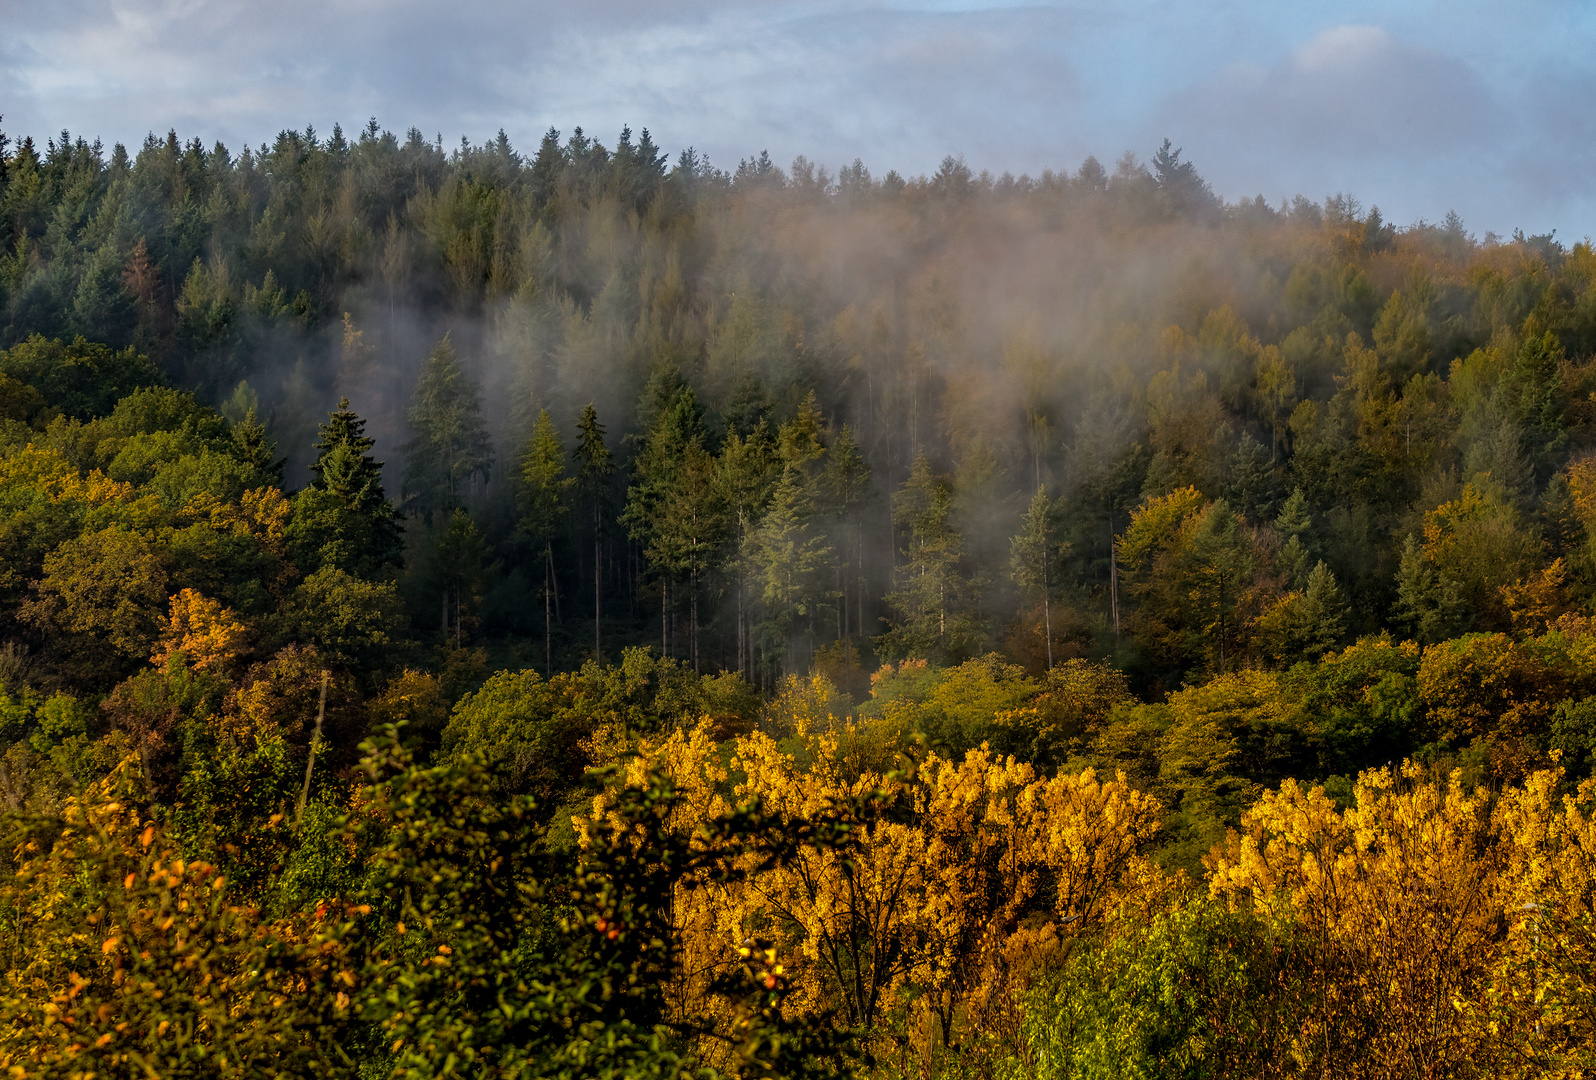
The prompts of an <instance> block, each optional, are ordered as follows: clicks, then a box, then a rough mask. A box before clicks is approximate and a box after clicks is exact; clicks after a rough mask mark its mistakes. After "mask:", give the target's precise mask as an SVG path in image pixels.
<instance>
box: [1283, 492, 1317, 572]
mask: <svg viewBox="0 0 1596 1080" xmlns="http://www.w3.org/2000/svg"><path fill="white" fill-rule="evenodd" d="M1275 528H1276V529H1277V530H1278V531H1279V532H1280V535H1281V536H1283V537H1284V538H1285V543H1284V544H1283V545H1281V548H1280V569H1281V570H1282V571H1284V573H1285V575H1286V577H1287V579H1288V580H1289V581H1290V582H1291V585H1292V587H1293V588H1297V589H1301V588H1305V587H1306V586H1307V584H1308V570H1309V567H1310V566H1311V565H1312V562H1313V555H1314V545H1313V515H1312V514H1311V513H1309V511H1308V500H1307V498H1306V497H1305V496H1304V495H1303V494H1302V489H1301V488H1297V489H1295V490H1294V491H1292V493H1291V496H1290V498H1288V499H1286V502H1285V505H1284V506H1282V507H1281V508H1280V516H1279V517H1277V518H1275Z"/></svg>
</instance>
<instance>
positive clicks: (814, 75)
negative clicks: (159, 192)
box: [0, 0, 1596, 235]
mask: <svg viewBox="0 0 1596 1080" xmlns="http://www.w3.org/2000/svg"><path fill="white" fill-rule="evenodd" d="M0 10H4V11H5V14H6V23H7V33H6V34H5V35H4V36H3V37H0V112H3V113H4V114H5V121H6V123H5V126H6V129H7V130H8V131H10V132H12V133H21V132H30V133H32V134H35V135H40V136H42V135H45V134H48V133H50V132H53V131H56V130H59V129H60V128H61V127H70V128H71V129H72V130H73V131H74V132H81V133H83V134H85V135H88V136H90V137H93V136H96V135H98V136H101V137H103V138H104V139H105V140H106V141H107V142H110V141H113V140H124V141H130V142H131V141H136V140H138V139H140V138H142V136H143V135H144V133H145V132H146V131H149V130H152V129H153V130H155V131H157V132H160V131H164V130H165V129H166V128H167V127H175V128H177V129H178V131H179V132H180V133H181V134H183V135H184V136H185V137H188V136H191V135H198V136H199V137H201V138H202V139H204V140H205V141H206V142H209V141H211V140H212V139H218V138H219V139H222V140H223V141H225V142H227V143H228V144H229V145H230V146H233V147H234V148H235V149H236V148H237V147H238V146H239V145H240V144H241V143H244V142H248V143H251V144H253V143H258V142H260V141H263V140H269V139H270V138H271V137H272V136H273V135H274V134H275V132H276V131H277V130H279V129H280V128H283V127H288V126H294V127H302V126H303V125H305V124H306V123H314V124H315V125H316V126H317V127H318V128H319V129H321V130H323V131H326V130H327V129H329V128H330V127H331V125H332V123H333V122H334V121H341V122H342V123H344V124H346V125H349V126H358V125H360V124H362V123H364V121H365V119H366V117H368V116H371V115H373V114H375V115H376V116H377V117H378V119H379V121H380V122H382V123H383V124H385V125H386V126H389V127H392V128H394V129H396V130H403V129H404V128H407V127H409V126H411V125H412V124H413V125H415V126H417V127H419V128H420V129H421V130H422V131H424V132H425V133H427V134H428V135H429V136H430V135H432V134H434V133H441V134H442V135H443V137H444V139H445V141H446V143H453V142H454V141H455V140H457V139H458V138H459V137H460V136H461V135H462V134H463V135H468V136H469V137H471V138H472V139H473V140H481V139H484V138H488V137H490V136H491V135H492V134H493V133H494V132H496V131H497V130H498V129H499V128H500V127H503V128H504V129H505V130H506V131H507V132H508V133H509V134H510V136H511V138H512V140H513V141H514V142H516V143H517V145H519V146H521V147H523V148H524V149H530V148H531V147H532V146H533V145H535V142H536V140H537V138H538V136H539V135H540V134H541V133H542V132H543V130H545V129H546V128H548V127H549V126H556V127H559V128H561V129H563V130H566V131H569V130H570V128H571V127H573V126H575V125H577V124H582V125H583V126H584V127H586V128H587V130H588V131H589V132H591V133H594V134H597V135H599V136H600V137H603V138H605V139H606V140H608V139H612V138H614V135H615V133H616V132H617V131H618V130H619V129H620V127H621V125H622V124H623V123H630V124H631V125H632V126H633V127H643V126H648V127H649V128H650V129H651V130H652V132H653V134H654V136H655V138H656V140H657V141H658V142H660V143H661V144H662V145H664V146H666V147H668V148H670V149H671V150H673V151H674V150H676V149H679V148H681V147H684V146H686V145H688V144H693V145H695V146H696V147H697V148H698V149H700V150H701V151H707V152H708V153H709V154H710V156H711V157H712V158H713V159H714V160H715V161H716V163H717V164H720V165H723V166H726V165H734V164H735V163H736V160H737V159H738V158H739V157H742V156H744V155H747V154H751V153H757V152H758V151H759V150H761V149H764V148H768V149H770V151H771V152H772V154H773V155H774V156H775V157H777V158H778V160H781V161H783V162H785V161H786V160H788V159H790V158H791V157H792V156H793V155H795V154H799V153H802V154H805V155H806V156H808V157H810V158H811V159H814V160H818V161H821V162H825V163H827V164H830V165H831V166H833V167H835V166H837V165H840V164H842V163H845V162H847V161H850V160H852V159H853V158H854V157H855V156H858V157H862V158H864V159H865V161H866V163H867V164H868V165H870V166H871V168H872V169H873V170H874V171H875V172H877V173H878V174H879V173H882V172H884V171H885V170H886V169H887V168H898V169H899V170H901V171H905V172H919V171H926V170H931V169H934V168H935V167H936V164H937V162H938V161H939V160H940V159H941V157H942V156H943V155H944V154H947V153H958V152H962V153H964V154H965V156H966V158H967V160H968V161H969V162H970V164H971V165H972V166H974V167H976V168H983V167H986V168H991V169H992V170H993V171H1002V170H1004V169H1012V170H1014V171H1016V172H1018V171H1022V170H1025V171H1031V172H1033V173H1034V172H1037V171H1039V170H1041V169H1042V168H1045V167H1053V168H1072V167H1074V166H1075V165H1077V164H1079V162H1080V160H1081V159H1082V158H1084V157H1085V156H1086V155H1087V154H1088V153H1093V154H1096V155H1098V156H1099V157H1100V158H1102V159H1103V160H1112V159H1113V158H1114V157H1115V156H1117V155H1118V153H1119V152H1120V151H1121V150H1123V149H1125V148H1127V147H1131V148H1135V149H1137V150H1138V151H1140V152H1141V153H1142V154H1143V156H1145V155H1146V154H1147V153H1148V152H1149V151H1150V150H1151V149H1152V148H1153V147H1155V146H1156V145H1157V142H1158V140H1159V139H1160V138H1161V137H1163V136H1164V135H1166V134H1168V135H1170V136H1171V137H1173V138H1175V139H1176V141H1177V142H1178V143H1181V144H1182V145H1185V146H1186V147H1187V150H1188V154H1189V155H1190V156H1191V157H1193V158H1194V159H1196V160H1197V162H1198V165H1199V168H1201V169H1202V170H1203V171H1204V173H1205V174H1206V175H1208V176H1209V178H1210V179H1211V180H1212V181H1213V182H1214V184H1215V186H1216V188H1217V189H1218V190H1220V191H1221V192H1222V193H1224V194H1226V195H1227V196H1230V197H1232V198H1234V197H1237V196H1240V195H1246V194H1250V193H1252V192H1254V191H1259V190H1262V191H1264V192H1266V193H1267V194H1269V195H1270V196H1271V197H1275V198H1278V197H1280V196H1289V195H1291V194H1295V193H1297V192H1303V193H1306V194H1309V195H1310V196H1315V197H1318V196H1322V195H1323V194H1325V193H1327V192H1331V191H1336V190H1350V191H1354V192H1356V193H1357V194H1358V195H1359V196H1360V197H1361V198H1363V200H1364V201H1365V202H1367V203H1374V202H1378V203H1380V204H1381V206H1382V207H1383V208H1385V209H1386V210H1387V211H1388V212H1389V213H1390V214H1391V215H1392V216H1393V217H1395V218H1396V219H1397V220H1411V219H1413V218H1416V217H1419V216H1428V217H1430V218H1432V219H1433V218H1435V217H1437V216H1439V215H1440V214H1442V213H1444V212H1445V210H1446V209H1447V208H1448V207H1449V206H1457V207H1458V208H1459V209H1460V211H1463V212H1465V214H1466V216H1470V217H1471V218H1472V219H1473V220H1474V221H1475V222H1477V225H1476V227H1477V228H1480V229H1484V228H1497V229H1503V228H1505V227H1510V226H1511V225H1512V224H1516V223H1518V222H1517V221H1513V220H1511V219H1512V218H1513V217H1514V216H1515V215H1516V214H1520V213H1522V212H1528V213H1529V214H1530V216H1535V215H1539V217H1536V219H1535V221H1534V222H1528V221H1526V227H1537V226H1540V217H1549V218H1557V217H1559V216H1560V217H1561V220H1549V221H1547V222H1546V223H1545V226H1544V227H1550V225H1552V224H1562V225H1563V227H1564V229H1565V231H1568V232H1573V233H1574V234H1576V235H1577V234H1578V233H1579V232H1582V231H1585V230H1588V229H1590V228H1591V227H1592V225H1593V224H1596V222H1593V220H1592V214H1591V212H1590V211H1591V209H1592V207H1591V202H1590V198H1589V197H1588V196H1587V195H1585V194H1584V192H1585V182H1584V177H1585V176H1588V175H1589V171H1590V168H1591V166H1592V165H1596V160H1593V156H1596V131H1593V130H1592V129H1593V126H1596V119H1593V117H1596V112H1593V111H1592V110H1591V109H1590V108H1589V106H1588V104H1587V103H1588V102H1589V101H1590V100H1592V99H1593V98H1592V91H1593V90H1596V85H1593V76H1592V66H1591V63H1590V61H1589V59H1588V58H1587V57H1586V56H1585V55H1584V54H1583V53H1580V52H1578V51H1577V50H1574V51H1570V50H1569V49H1568V46H1567V41H1566V40H1565V39H1566V38H1567V36H1568V33H1569V30H1568V26H1566V25H1565V24H1567V23H1568V22H1569V20H1571V19H1574V18H1576V16H1575V15H1573V14H1570V11H1571V10H1572V9H1568V8H1566V7H1560V6H1558V5H1556V4H1551V5H1546V4H1542V5H1541V6H1539V7H1533V9H1532V10H1531V12H1530V14H1528V15H1526V16H1525V18H1526V19H1528V20H1529V21H1531V22H1533V23H1534V25H1533V26H1527V27H1526V26H1522V25H1519V23H1518V22H1517V21H1515V23H1514V27H1515V28H1514V30H1513V33H1512V35H1511V41H1510V42H1509V48H1510V51H1511V52H1512V55H1511V58H1510V59H1502V58H1499V57H1496V56H1495V55H1494V54H1493V53H1492V51H1491V50H1490V49H1487V48H1484V47H1483V46H1481V44H1480V42H1481V41H1482V40H1486V39H1487V38H1488V37H1489V32H1488V30H1486V29H1484V27H1485V26H1486V24H1487V23H1488V22H1489V18H1488V16H1489V12H1484V11H1483V9H1475V8H1469V9H1466V10H1465V9H1457V10H1460V11H1462V12H1463V13H1462V14H1460V15H1458V16H1457V18H1459V19H1462V20H1464V21H1466V22H1467V23H1468V25H1467V26H1464V27H1463V30H1465V31H1467V32H1466V33H1462V32H1459V33H1454V32H1452V29H1451V28H1449V27H1448V26H1447V25H1445V24H1444V23H1442V22H1437V19H1438V18H1441V16H1442V15H1443V11H1442V9H1440V8H1435V9H1433V10H1430V12H1429V15H1427V16H1425V17H1423V18H1419V17H1418V16H1415V17H1414V18H1410V19H1409V20H1408V22H1407V23H1405V24H1403V25H1397V24H1394V23H1393V24H1391V26H1390V27H1388V28H1387V29H1380V28H1379V27H1375V26H1362V25H1356V20H1354V22H1355V24H1354V25H1351V26H1345V27H1339V28H1331V29H1329V30H1325V31H1323V32H1321V33H1318V34H1315V33H1314V32H1313V31H1312V30H1304V29H1294V26H1297V25H1299V24H1300V22H1301V21H1302V20H1301V17H1300V16H1296V17H1287V16H1286V15H1284V14H1282V9H1280V8H1278V7H1270V8H1269V9H1267V10H1265V9H1264V8H1263V7H1261V6H1260V5H1259V4H1258V3H1256V2H1250V0H1249V2H1243V0H1226V2H1224V3H1220V4H1216V5H1202V6H1198V5H1195V4H1191V3H1176V2H1173V0H1128V2H1126V3H1121V4H1115V5H1112V6H1106V7H1105V6H1101V5H1097V6H1086V5H1080V6H1068V5H1063V4H1057V3H1050V2H1048V0H1042V2H1041V3H1035V4H1028V5H1017V4H1011V3H1003V2H1001V0H1000V2H997V3H984V2H982V0H877V2H872V3H857V2H847V0H784V2H770V0H684V2H681V3H673V4H671V5H668V6H666V5H660V4H658V3H653V2H648V0H591V2H589V3H584V4H580V5H577V4H570V3H557V2H554V0H534V2H530V3H527V2H521V3H515V2H510V0H475V2H473V0H460V2H454V3H438V2H437V0H279V2H276V3H264V2H260V0H256V2H246V0H55V2H52V3H48V4H46V3H42V2H36V3H28V4H20V3H17V2H16V0H0ZM1365 19H1368V16H1365ZM1427 26H1433V27H1435V29H1434V30H1433V32H1432V31H1430V30H1427V29H1425V27H1427ZM1448 41H1451V42H1452V43H1453V45H1454V46H1456V47H1448V46H1446V45H1445V44H1444V43H1445V42H1448ZM1543 41H1544V44H1539V43H1540V42H1543ZM1438 43H1439V44H1438ZM1535 49H1542V50H1544V55H1545V56H1547V57H1556V58H1557V59H1558V63H1560V64H1561V66H1555V65H1553V66H1548V65H1546V64H1539V65H1538V64H1537V63H1536V61H1537V60H1539V59H1540V58H1541V54H1537V53H1535V52H1534V51H1533V50H1535ZM1526 50H1528V51H1526ZM1464 57H1466V59H1465V58H1464ZM1493 65H1494V66H1493ZM1518 71H1531V72H1534V73H1535V74H1534V75H1533V76H1531V77H1525V76H1521V75H1519V74H1516V72H1518ZM1515 80H1517V81H1515Z"/></svg>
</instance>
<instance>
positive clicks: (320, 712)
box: [294, 671, 330, 829]
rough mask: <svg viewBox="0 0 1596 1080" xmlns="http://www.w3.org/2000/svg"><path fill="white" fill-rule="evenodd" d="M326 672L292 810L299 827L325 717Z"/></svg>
mask: <svg viewBox="0 0 1596 1080" xmlns="http://www.w3.org/2000/svg"><path fill="white" fill-rule="evenodd" d="M329 677H330V676H329V675H328V673H327V672H325V671H323V672H322V673H321V704H320V705H318V706H316V731H315V733H314V734H312V735H311V737H310V756H309V757H308V758H306V759H305V786H304V788H302V789H301V790H300V792H299V806H298V807H296V808H295V811H294V827H295V828H296V829H297V828H298V827H299V823H300V821H301V820H302V819H303V818H304V816H305V803H307V802H309V801H310V774H311V770H313V769H315V767H316V750H317V748H318V747H320V746H321V725H322V721H324V720H325V719H326V718H327V680H328V678H329Z"/></svg>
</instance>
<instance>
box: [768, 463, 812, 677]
mask: <svg viewBox="0 0 1596 1080" xmlns="http://www.w3.org/2000/svg"><path fill="white" fill-rule="evenodd" d="M814 517H815V505H814V497H813V494H812V492H811V490H810V484H809V482H808V481H807V480H806V478H805V477H804V474H803V470H802V469H801V468H799V467H798V466H797V465H791V464H789V465H788V466H787V467H786V468H784V469H783V470H782V472H781V479H780V480H779V481H777V483H776V487H775V490H774V491H773V492H772V493H771V497H770V506H769V508H768V509H767V510H766V511H765V515H764V517H763V518H762V519H761V521H760V522H759V526H758V527H757V528H756V529H755V530H754V533H753V537H752V540H751V544H750V561H751V563H752V564H753V567H754V573H755V581H756V586H755V596H756V598H757V601H758V604H757V610H758V618H757V620H756V623H755V627H754V635H753V636H754V638H755V640H756V641H758V642H759V644H760V645H761V646H762V647H763V649H764V654H765V665H764V667H765V670H766V672H767V673H768V674H769V675H771V676H772V680H771V682H772V683H774V682H775V678H774V677H775V676H777V675H779V674H780V672H779V670H778V668H777V665H776V663H775V659H776V657H777V656H778V655H781V656H784V657H785V666H786V668H787V670H789V671H790V670H792V669H793V668H795V667H796V666H797V665H796V664H795V663H794V658H793V638H794V632H795V629H796V627H797V624H798V622H799V620H801V619H809V620H811V621H812V619H813V617H814V615H815V614H816V613H817V611H818V610H819V608H820V605H822V604H824V603H825V602H827V601H828V600H829V599H830V593H829V591H828V590H827V589H826V587H825V584H824V582H825V577H826V569H827V564H828V563H830V561H831V547H830V545H829V544H827V543H826V540H825V537H824V536H823V535H822V534H821V532H820V530H818V529H817V528H815V521H814Z"/></svg>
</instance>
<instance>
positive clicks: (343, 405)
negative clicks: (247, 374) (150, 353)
mask: <svg viewBox="0 0 1596 1080" xmlns="http://www.w3.org/2000/svg"><path fill="white" fill-rule="evenodd" d="M251 415H253V414H251ZM365 428H366V422H365V421H364V420H362V419H361V418H360V417H359V415H357V414H356V413H355V411H354V410H353V409H351V408H350V407H349V399H348V398H340V399H339V400H338V408H337V410H336V411H335V412H332V413H329V414H328V417H327V423H325V424H323V425H322V426H321V429H320V437H319V438H318V439H317V441H316V443H315V448H316V460H315V461H314V462H313V463H312V464H311V466H310V471H311V475H312V477H313V479H312V480H311V482H310V483H309V484H308V485H307V486H306V487H305V488H304V489H303V490H302V491H300V492H299V493H298V494H297V495H296V496H295V497H294V514H293V518H292V519H291V521H290V522H289V526H288V539H289V544H290V549H291V550H292V551H293V553H294V557H295V560H296V561H297V562H298V563H299V564H300V569H301V570H302V571H304V572H306V573H309V572H312V571H314V570H317V569H321V568H325V567H336V568H338V569H340V570H342V571H344V572H345V573H348V574H352V575H354V576H355V577H357V578H363V579H366V580H374V579H376V578H378V577H381V576H383V575H384V574H388V573H391V572H393V571H396V570H398V569H400V568H401V567H403V566H404V540H403V539H402V537H401V533H402V531H403V530H402V527H401V526H400V523H399V515H398V513H397V512H396V511H395V510H394V507H393V504H391V503H390V502H389V501H388V496H387V493H386V492H384V490H383V486H382V465H383V463H382V462H380V461H378V460H377V459H376V458H374V457H372V456H371V454H370V453H369V452H368V451H370V450H371V449H372V447H374V446H375V445H376V442H375V440H373V439H371V438H369V437H368V436H367V435H366V434H365ZM247 429H248V423H247V422H246V424H244V425H240V427H239V429H235V438H236V437H238V432H239V431H240V430H243V431H245V432H246V434H245V437H246V438H250V439H256V438H261V437H257V436H253V435H250V434H248V432H247ZM254 452H255V453H256V454H257V455H259V454H260V453H262V452H264V455H265V457H266V458H269V457H270V455H271V451H270V450H269V449H265V448H263V447H257V448H256V450H255V451H254Z"/></svg>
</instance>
